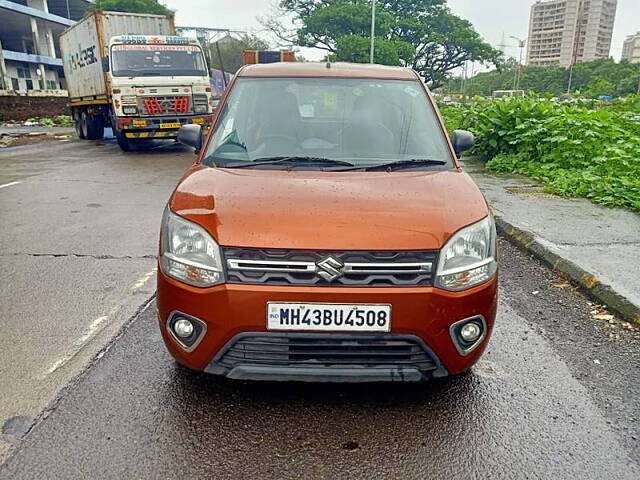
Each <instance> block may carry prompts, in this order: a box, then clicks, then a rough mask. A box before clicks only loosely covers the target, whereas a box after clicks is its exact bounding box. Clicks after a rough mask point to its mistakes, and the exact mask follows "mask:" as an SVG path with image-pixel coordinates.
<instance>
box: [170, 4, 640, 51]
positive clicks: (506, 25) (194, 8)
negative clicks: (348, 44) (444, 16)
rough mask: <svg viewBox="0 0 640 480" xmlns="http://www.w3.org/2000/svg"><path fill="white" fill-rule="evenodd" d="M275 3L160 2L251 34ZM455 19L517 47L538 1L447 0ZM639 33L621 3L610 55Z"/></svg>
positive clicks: (630, 7) (194, 20)
mask: <svg viewBox="0 0 640 480" xmlns="http://www.w3.org/2000/svg"><path fill="white" fill-rule="evenodd" d="M274 2H275V0H234V1H230V0H161V3H164V4H165V5H167V6H168V7H169V8H171V9H173V10H175V11H176V24H177V25H179V26H181V25H188V26H199V27H217V28H228V29H230V30H243V31H247V32H249V33H258V34H259V33H261V29H262V27H261V25H260V23H259V21H258V19H257V17H260V16H262V17H264V16H266V15H268V14H269V12H270V11H271V7H272V5H273V4H274ZM447 3H448V5H449V7H450V8H451V10H452V11H453V13H455V14H456V15H458V16H460V17H462V18H465V19H467V20H469V21H470V22H471V23H473V25H474V27H475V29H476V30H477V31H478V32H479V33H480V34H481V35H482V36H483V37H484V39H485V40H486V41H488V42H489V43H491V44H492V45H493V46H495V47H497V46H498V45H499V44H501V43H502V38H503V37H502V36H503V33H504V36H505V38H506V39H507V41H506V44H507V45H516V44H517V41H516V40H513V39H509V37H510V36H512V35H513V36H515V37H518V38H522V39H524V38H526V36H527V34H528V24H529V10H530V6H531V5H532V4H533V3H535V0H448V2H447ZM637 31H640V0H618V10H617V14H616V23H615V26H614V29H613V41H612V48H611V55H612V56H613V58H615V59H616V60H619V59H620V55H621V53H622V42H623V41H624V39H625V37H626V36H627V35H631V34H633V33H635V32H637ZM302 53H303V55H304V56H305V57H306V58H309V59H310V60H319V59H320V58H321V57H322V55H323V54H322V52H320V51H315V52H314V51H310V50H304V51H303V52H302ZM505 53H506V54H507V55H512V56H517V55H518V54H519V51H518V49H517V48H515V47H512V46H509V47H507V48H506V49H505Z"/></svg>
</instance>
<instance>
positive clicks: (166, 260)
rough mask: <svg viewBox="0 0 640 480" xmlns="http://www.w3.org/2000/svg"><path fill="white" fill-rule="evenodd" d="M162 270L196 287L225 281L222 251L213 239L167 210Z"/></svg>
mask: <svg viewBox="0 0 640 480" xmlns="http://www.w3.org/2000/svg"><path fill="white" fill-rule="evenodd" d="M160 267H161V268H162V271H163V272H164V274H165V275H167V276H169V277H172V278H175V279H176V280H179V281H181V282H184V283H187V284H189V285H193V286H194V287H210V286H212V285H217V284H219V283H222V282H223V281H224V274H223V269H222V256H221V254H220V247H219V246H218V244H217V243H216V242H215V240H213V238H211V235H209V234H208V233H207V231H206V230H205V229H204V228H202V227H201V226H200V225H197V224H195V223H193V222H190V221H189V220H186V219H184V218H182V217H180V216H178V215H176V214H175V213H172V212H171V211H169V208H168V207H167V209H165V211H164V215H163V216H162V228H161V233H160Z"/></svg>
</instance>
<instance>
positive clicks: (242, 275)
mask: <svg viewBox="0 0 640 480" xmlns="http://www.w3.org/2000/svg"><path fill="white" fill-rule="evenodd" d="M223 253H224V256H225V260H226V266H227V281H228V282H229V283H249V284H268V285H303V286H304V285H307V286H309V285H316V286H322V285H325V286H329V285H330V286H353V287H360V286H361V287H399V286H430V285H432V284H433V271H434V270H435V266H436V261H437V252H434V251H399V252H394V251H377V252H367V251H312V250H273V249H269V250H264V249H253V248H233V247H226V248H224V249H223Z"/></svg>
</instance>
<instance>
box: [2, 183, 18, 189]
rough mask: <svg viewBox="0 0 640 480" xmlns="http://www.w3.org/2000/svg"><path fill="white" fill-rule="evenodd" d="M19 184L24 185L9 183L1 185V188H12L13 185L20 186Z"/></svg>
mask: <svg viewBox="0 0 640 480" xmlns="http://www.w3.org/2000/svg"><path fill="white" fill-rule="evenodd" d="M19 183H22V182H9V183H5V184H4V185H0V188H5V187H10V186H12V185H18V184H19Z"/></svg>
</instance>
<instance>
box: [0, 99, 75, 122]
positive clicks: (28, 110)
mask: <svg viewBox="0 0 640 480" xmlns="http://www.w3.org/2000/svg"><path fill="white" fill-rule="evenodd" d="M67 103H69V99H68V98H67V97H24V96H18V95H7V96H0V122H8V121H24V120H27V119H29V118H34V117H55V116H57V115H71V111H70V110H69V107H67Z"/></svg>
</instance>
